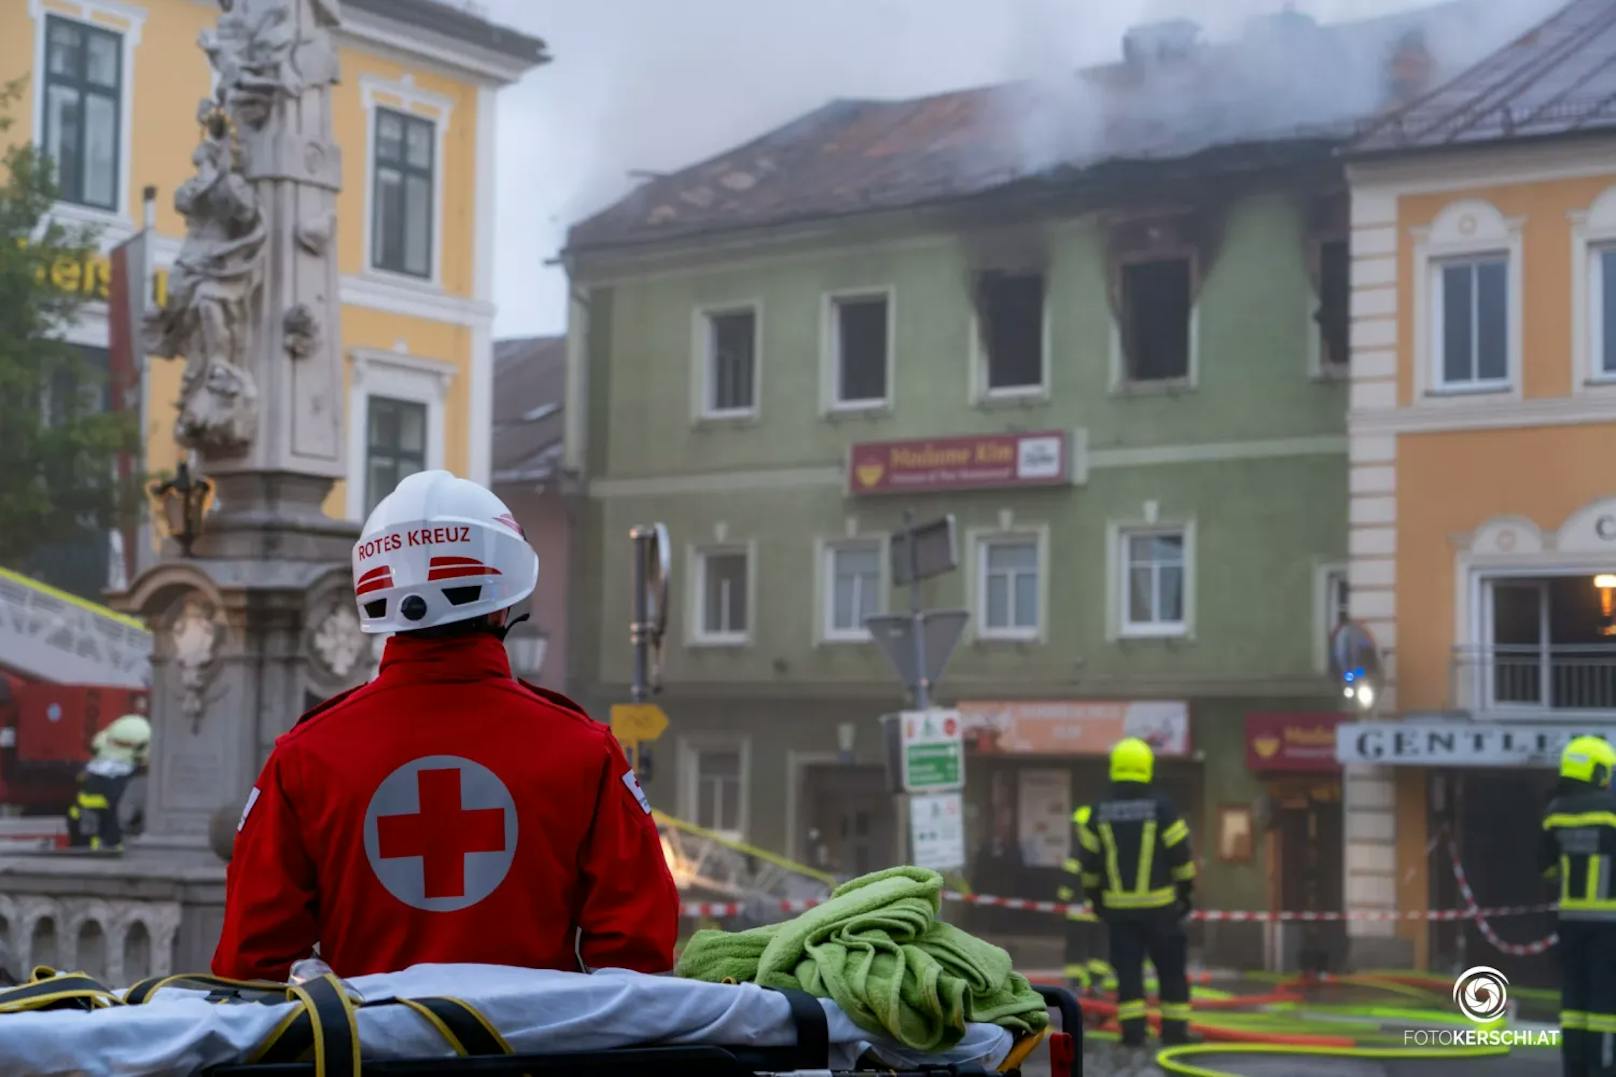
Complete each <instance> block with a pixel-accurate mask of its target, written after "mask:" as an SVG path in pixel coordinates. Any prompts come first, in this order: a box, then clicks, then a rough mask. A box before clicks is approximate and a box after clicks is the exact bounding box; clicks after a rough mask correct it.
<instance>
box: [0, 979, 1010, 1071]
mask: <svg viewBox="0 0 1616 1077" xmlns="http://www.w3.org/2000/svg"><path fill="white" fill-rule="evenodd" d="M349 983H350V984H351V985H352V986H353V988H354V989H355V990H356V991H357V992H358V993H359V994H360V995H361V996H363V998H364V1000H365V1001H366V1002H381V1001H385V1000H387V999H391V998H419V997H423V996H429V995H453V996H455V997H457V998H461V999H464V1000H465V1001H467V1002H470V1003H472V1004H473V1005H475V1006H476V1007H477V1008H478V1010H480V1011H481V1012H482V1014H483V1015H484V1016H485V1017H487V1018H488V1020H489V1021H490V1022H491V1023H492V1024H493V1025H494V1026H495V1027H496V1028H498V1029H499V1031H500V1032H501V1034H503V1035H504V1037H505V1039H506V1041H507V1042H508V1043H509V1044H510V1045H511V1048H512V1050H514V1051H517V1052H519V1053H535V1054H537V1053H544V1054H561V1053H570V1052H594V1051H604V1050H608V1049H611V1048H615V1047H631V1046H643V1045H647V1044H711V1045H715V1046H728V1047H775V1046H787V1045H790V1044H793V1043H795V1042H796V1033H795V1029H794V1027H793V1025H792V1022H791V1010H790V1006H789V1003H788V1002H787V1001H786V998H785V996H783V995H781V994H779V993H778V992H774V991H767V990H764V989H763V988H760V987H757V986H756V985H753V984H740V985H727V984H710V983H701V982H697V981H693V980H680V979H675V978H673V977H666V976H646V975H643V974H641V973H636V972H627V971H624V970H621V969H603V970H600V971H597V972H596V973H594V974H593V975H584V974H582V973H576V972H552V971H542V970H536V969H518V968H509V967H506V966H502V965H416V966H414V967H412V968H408V969H405V970H404V971H403V972H397V973H387V974H384V975H376V976H359V977H355V978H354V979H352V980H350V981H349ZM203 995H204V993H203V992H198V991H188V990H184V989H179V988H164V989H163V990H161V991H159V992H157V994H156V995H155V996H154V997H153V998H152V999H151V1000H150V1001H148V1002H146V1003H145V1004H144V1005H140V1006H115V1007H111V1008H108V1009H101V1010H96V1011H93V1012H85V1011H82V1010H50V1011H37V1012H23V1013H12V1014H0V1072H3V1073H5V1074H6V1075H7V1077H24V1075H28V1077H45V1075H64V1077H65V1075H67V1074H75V1075H77V1074H83V1075H86V1077H101V1075H106V1077H113V1075H118V1077H126V1075H128V1077H132V1075H136V1074H158V1073H162V1074H181V1073H189V1072H193V1071H196V1070H198V1069H201V1068H202V1067H205V1066H214V1065H221V1064H225V1063H230V1062H238V1061H241V1060H242V1059H243V1058H244V1057H245V1055H246V1054H247V1053H248V1052H249V1051H251V1050H252V1049H253V1048H255V1047H257V1046H258V1045H259V1044H260V1043H262V1042H263V1041H264V1039H265V1038H266V1037H267V1036H268V1035H269V1034H270V1032H271V1031H272V1030H273V1029H274V1028H275V1026H276V1025H278V1024H279V1023H280V1021H281V1020H282V1019H283V1018H284V1017H285V1016H286V1015H287V1014H288V1013H289V1012H290V1011H291V1009H292V1007H293V1006H294V1005H295V1003H291V1002H287V1003H279V1004H276V1005H272V1006H265V1005H259V1004H249V1005H221V1004H217V1003H211V1002H207V1001H205V1000H204V997H203ZM820 1004H821V1005H822V1006H823V1007H824V1008H825V1016H826V1018H827V1020H828V1023H829V1026H830V1042H831V1052H830V1053H831V1057H830V1063H831V1066H832V1067H833V1068H851V1066H852V1065H853V1063H854V1062H855V1061H856V1060H857V1059H858V1058H859V1057H860V1056H862V1055H863V1054H864V1053H865V1051H867V1050H870V1049H872V1048H873V1049H874V1050H875V1051H876V1052H877V1053H878V1054H879V1055H880V1056H881V1057H882V1058H883V1059H884V1060H886V1061H887V1062H888V1063H890V1064H892V1065H894V1066H912V1065H915V1064H918V1063H920V1062H922V1061H925V1062H930V1063H934V1064H935V1063H943V1062H953V1063H960V1064H968V1063H979V1064H981V1065H983V1066H987V1067H990V1068H991V1067H995V1066H997V1065H998V1064H999V1063H1000V1062H1002V1061H1003V1060H1004V1059H1005V1057H1006V1056H1007V1055H1008V1054H1009V1052H1010V1048H1011V1044H1012V1037H1011V1035H1010V1033H1009V1032H1008V1031H1006V1030H1005V1029H1002V1028H999V1027H998V1026H996V1025H970V1026H969V1027H968V1029H967V1031H966V1035H965V1038H964V1039H963V1040H962V1041H961V1042H960V1043H959V1044H957V1045H956V1046H955V1047H954V1048H952V1049H950V1050H948V1051H944V1052H939V1053H935V1054H929V1055H922V1054H918V1053H916V1052H914V1051H912V1050H909V1049H907V1048H904V1047H901V1046H899V1045H898V1044H896V1043H893V1042H892V1041H890V1040H887V1039H885V1038H883V1037H880V1036H876V1035H873V1034H871V1033H869V1032H867V1031H865V1030H864V1029H861V1028H859V1027H858V1026H857V1025H855V1024H854V1023H853V1021H852V1019H851V1018H849V1017H848V1016H847V1015H846V1014H845V1013H843V1012H842V1010H841V1008H840V1007H838V1006H837V1005H836V1004H835V1003H833V1002H830V1001H829V1000H820ZM358 1021H359V1036H360V1040H361V1041H362V1042H363V1045H364V1048H363V1049H364V1054H365V1057H366V1058H374V1059H397V1058H439V1057H450V1056H452V1055H453V1050H452V1049H451V1048H450V1047H449V1046H448V1044H446V1043H445V1042H444V1041H443V1037H442V1036H440V1035H439V1034H438V1033H437V1032H436V1031H435V1030H434V1029H433V1028H432V1027H431V1026H430V1025H428V1024H427V1022H426V1021H425V1020H424V1019H422V1018H421V1017H419V1016H418V1015H416V1014H415V1013H414V1012H412V1011H411V1010H409V1009H408V1008H407V1007H404V1006H378V1007H372V1008H366V1009H361V1010H360V1011H359V1013H358Z"/></svg>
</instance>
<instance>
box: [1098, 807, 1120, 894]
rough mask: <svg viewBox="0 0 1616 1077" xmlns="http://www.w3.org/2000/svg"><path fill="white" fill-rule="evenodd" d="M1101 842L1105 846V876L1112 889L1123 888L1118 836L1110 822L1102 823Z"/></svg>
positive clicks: (1118, 889)
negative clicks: (1119, 864) (1118, 858)
mask: <svg viewBox="0 0 1616 1077" xmlns="http://www.w3.org/2000/svg"><path fill="white" fill-rule="evenodd" d="M1100 842H1101V843H1102V844H1103V845H1104V846H1105V877H1106V879H1107V880H1108V881H1109V882H1110V883H1111V889H1112V890H1116V891H1119V892H1120V891H1121V890H1122V869H1121V868H1119V867H1117V836H1116V834H1115V833H1114V832H1113V831H1112V830H1111V824H1110V823H1101V824H1100Z"/></svg>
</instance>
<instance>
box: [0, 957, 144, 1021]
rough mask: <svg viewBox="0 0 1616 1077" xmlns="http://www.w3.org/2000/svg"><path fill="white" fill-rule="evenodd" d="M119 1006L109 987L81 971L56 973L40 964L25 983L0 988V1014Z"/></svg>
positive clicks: (47, 966)
mask: <svg viewBox="0 0 1616 1077" xmlns="http://www.w3.org/2000/svg"><path fill="white" fill-rule="evenodd" d="M117 1005H119V1002H118V996H117V995H116V994H114V993H113V991H112V989H111V988H110V987H108V986H107V985H106V984H103V983H101V982H100V981H98V980H95V979H92V978H91V977H90V976H89V975H87V974H86V973H82V972H57V971H56V970H55V969H53V968H51V967H50V966H49V965H40V966H38V967H36V968H35V969H34V971H33V975H32V976H30V977H29V980H28V982H27V983H25V984H21V985H19V986H17V987H9V988H6V989H5V990H3V991H0V1013H21V1012H23V1011H25V1010H48V1009H53V1008H55V1009H60V1008H62V1007H64V1006H65V1007H70V1008H74V1009H83V1010H97V1009H102V1008H105V1007H107V1006H117Z"/></svg>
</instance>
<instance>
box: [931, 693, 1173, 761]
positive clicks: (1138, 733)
mask: <svg viewBox="0 0 1616 1077" xmlns="http://www.w3.org/2000/svg"><path fill="white" fill-rule="evenodd" d="M959 715H960V721H961V722H962V723H963V724H964V726H965V741H966V743H967V744H968V745H970V747H971V748H972V749H974V750H975V751H978V752H983V753H986V754H997V755H1106V754H1107V753H1109V752H1110V751H1111V746H1112V745H1114V744H1116V742H1117V741H1119V740H1121V739H1122V738H1123V737H1139V738H1140V739H1141V740H1144V741H1146V742H1147V743H1149V744H1150V745H1151V746H1152V747H1153V748H1155V749H1156V754H1157V755H1159V756H1163V757H1168V758H1172V757H1182V756H1186V755H1189V752H1190V708H1189V704H1188V703H1186V702H1185V701H1183V700H1181V699H1171V700H1155V699H1133V700H1078V699H1070V700H1008V701H976V702H962V703H960V704H959Z"/></svg>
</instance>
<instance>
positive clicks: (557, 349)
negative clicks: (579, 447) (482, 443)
mask: <svg viewBox="0 0 1616 1077" xmlns="http://www.w3.org/2000/svg"><path fill="white" fill-rule="evenodd" d="M566 395H567V338H566V337H564V336H552V337H515V338H512V339H509V340H498V341H495V342H494V428H493V431H492V434H491V437H492V438H493V454H492V458H493V481H494V485H496V486H498V485H501V484H504V483H526V484H530V485H537V484H539V483H543V482H546V481H548V480H549V479H551V478H552V477H554V475H555V473H556V471H557V470H558V469H559V468H560V466H561V456H562V444H563V436H564V434H565V418H564V414H563V411H562V408H563V406H564V404H565V401H566Z"/></svg>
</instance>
